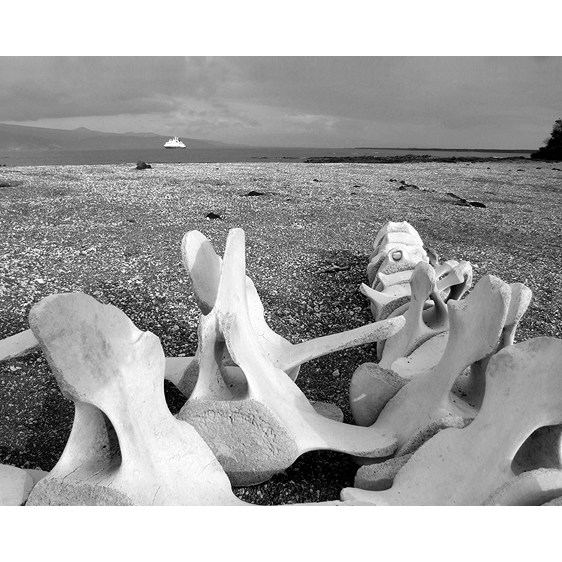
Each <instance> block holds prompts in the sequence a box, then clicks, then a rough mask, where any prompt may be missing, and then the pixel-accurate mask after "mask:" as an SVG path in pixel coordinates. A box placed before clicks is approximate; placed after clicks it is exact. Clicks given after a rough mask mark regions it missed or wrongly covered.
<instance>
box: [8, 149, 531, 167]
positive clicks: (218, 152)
mask: <svg viewBox="0 0 562 562" xmlns="http://www.w3.org/2000/svg"><path fill="white" fill-rule="evenodd" d="M530 153H531V151H501V150H491V151H476V150H443V149H440V150H430V149H390V148H283V147H281V148H272V147H235V148H230V147H220V148H198V149H192V148H191V149H165V148H159V149H148V150H145V149H134V150H11V151H10V150H0V166H6V167H15V166H67V165H70V166H72V165H88V164H136V163H137V162H138V161H139V160H142V161H144V162H147V163H149V164H158V163H182V162H190V163H193V162H208V163H214V162H217V163H218V162H303V161H304V160H305V159H307V158H312V157H323V156H324V157H325V156H400V155H406V154H418V155H422V154H428V155H430V156H443V157H450V156H457V157H460V156H467V157H472V156H479V157H496V158H507V157H517V156H525V157H528V156H529V155H530Z"/></svg>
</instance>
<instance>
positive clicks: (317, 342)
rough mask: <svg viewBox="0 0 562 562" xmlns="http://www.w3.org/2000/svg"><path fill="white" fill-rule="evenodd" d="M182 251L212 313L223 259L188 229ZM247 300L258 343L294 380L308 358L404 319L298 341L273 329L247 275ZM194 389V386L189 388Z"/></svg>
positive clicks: (383, 334)
mask: <svg viewBox="0 0 562 562" xmlns="http://www.w3.org/2000/svg"><path fill="white" fill-rule="evenodd" d="M182 255H183V261H184V265H185V268H186V270H187V271H188V273H189V275H190V277H191V280H192V284H193V289H194V291H195V293H196V295H197V293H200V294H198V296H197V297H196V299H197V302H198V303H203V306H202V307H201V312H202V313H203V315H206V314H208V313H209V311H210V310H211V309H212V308H213V306H214V305H215V302H216V297H217V291H218V285H219V279H220V272H221V270H222V267H223V265H222V259H221V258H220V257H219V256H217V255H216V254H215V252H214V250H213V247H212V245H211V244H210V242H209V241H208V240H207V238H205V236H204V235H203V234H201V233H200V232H198V231H191V232H188V233H187V234H186V235H185V236H184V239H183V241H182ZM207 266H209V268H210V274H209V276H208V277H206V275H205V271H204V269H203V268H204V267H207ZM245 285H246V301H247V305H248V314H249V318H250V324H251V327H252V329H253V331H254V333H255V334H256V336H257V337H256V342H255V343H256V344H257V345H258V346H259V347H260V349H261V351H262V352H263V353H264V354H265V356H266V357H267V358H268V360H269V361H270V362H271V363H273V364H274V365H275V367H277V368H279V369H281V370H282V371H284V372H285V373H286V374H287V375H288V376H289V377H290V378H291V379H292V380H295V379H296V378H297V375H298V372H299V370H300V366H301V365H302V364H303V363H306V362H307V361H311V360H312V359H316V358H318V357H321V356H323V355H326V354H328V353H333V352H335V351H341V350H343V349H347V348H349V347H355V346H358V345H363V344H366V343H373V342H375V341H378V340H381V339H386V338H388V337H390V336H391V335H393V334H394V333H396V332H397V331H398V330H399V329H400V328H401V327H402V326H403V322H397V323H390V322H387V323H383V322H375V323H371V324H367V325H366V326H360V327H359V328H355V329H353V330H348V331H345V332H340V333H338V334H331V335H328V336H323V337H320V338H315V339H312V340H310V341H307V342H303V343H299V344H296V345H293V344H291V343H290V342H289V341H288V340H286V339H285V338H283V337H282V336H280V335H279V334H277V333H276V332H274V331H273V330H272V329H271V328H270V327H269V326H268V324H267V322H266V321H265V317H264V308H263V304H262V302H261V299H260V297H259V295H258V292H257V291H256V288H255V286H254V283H253V281H252V280H251V279H250V278H249V277H248V276H245ZM199 362H200V353H199V352H196V355H195V361H194V363H193V364H191V365H190V366H189V370H188V371H186V373H185V376H186V378H187V379H188V380H190V381H191V380H193V379H194V377H195V378H196V376H197V372H196V371H197V369H198V366H199ZM178 387H179V388H180V390H182V391H183V392H184V394H186V395H187V396H189V393H187V392H186V388H185V387H186V384H185V381H181V380H180V382H179V384H178ZM189 390H191V388H190V389H189Z"/></svg>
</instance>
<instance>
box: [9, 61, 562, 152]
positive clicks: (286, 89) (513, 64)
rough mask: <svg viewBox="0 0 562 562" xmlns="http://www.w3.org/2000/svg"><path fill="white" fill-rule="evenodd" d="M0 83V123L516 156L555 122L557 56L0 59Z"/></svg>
mask: <svg viewBox="0 0 562 562" xmlns="http://www.w3.org/2000/svg"><path fill="white" fill-rule="evenodd" d="M0 76H1V77H2V87H1V88H0V121H12V122H25V123H27V124H33V123H34V122H35V121H38V122H39V123H43V124H44V123H48V125H46V126H57V125H56V123H55V120H56V119H57V118H61V119H62V118H67V121H66V123H65V124H66V125H67V126H79V125H80V123H78V121H79V120H80V118H84V119H86V118H88V119H89V120H88V124H89V126H90V127H92V128H96V126H97V125H98V123H103V127H104V129H105V130H110V128H111V127H112V126H118V127H121V128H125V130H132V129H128V127H137V126H138V124H142V125H143V126H144V127H151V128H156V130H160V128H161V127H165V128H166V129H167V130H177V129H178V128H179V129H180V130H183V131H187V132H189V134H203V135H204V136H205V137H206V138H216V140H223V139H228V140H229V141H230V142H238V141H239V142H254V141H255V142H260V141H264V142H265V141H266V142H268V143H275V142H280V140H281V139H282V140H283V142H285V143H295V144H298V143H299V142H305V141H306V142H307V143H308V144H314V145H322V144H326V145H331V146H335V144H338V143H344V144H352V145H353V144H355V145H357V143H363V142H375V143H379V146H382V145H385V144H386V143H400V142H403V143H406V144H407V145H410V142H415V143H417V144H420V143H421V144H423V145H426V143H428V144H430V145H433V146H437V145H441V146H446V145H448V144H450V145H451V146H452V145H453V144H454V145H456V146H481V145H482V144H483V145H488V144H489V145H490V146H503V147H506V148H507V147H510V146H512V145H514V144H517V146H518V147H522V148H526V147H528V146H531V147H532V146H534V145H535V144H536V143H537V142H542V139H543V138H544V137H545V136H546V134H547V133H548V131H549V130H550V129H549V128H550V126H551V124H552V123H553V121H554V120H555V119H556V118H559V117H560V113H561V111H562V107H561V105H560V100H561V99H562V79H561V78H560V77H561V76H562V57H59V58H57V57H46V58H40V57H31V58H27V57H0ZM116 116H121V117H120V119H119V121H117V120H116ZM123 116H133V117H134V118H135V119H134V120H133V121H131V122H130V123H128V122H126V119H124V118H123ZM70 118H72V122H71V120H70ZM98 118H99V120H98V121H96V119H98ZM111 119H113V121H112V120H111ZM217 135H218V136H217ZM401 139H403V140H401Z"/></svg>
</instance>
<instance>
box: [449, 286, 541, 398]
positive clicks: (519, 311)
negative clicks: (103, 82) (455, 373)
mask: <svg viewBox="0 0 562 562" xmlns="http://www.w3.org/2000/svg"><path fill="white" fill-rule="evenodd" d="M509 289H510V291H511V297H510V300H509V308H508V310H507V316H506V319H505V324H504V326H503V327H502V331H501V333H500V334H499V337H498V340H497V342H496V345H495V346H494V349H493V350H492V351H490V353H488V354H487V355H486V356H485V357H483V358H482V359H480V360H479V361H476V362H475V363H473V364H472V365H471V366H470V371H469V373H468V374H467V375H462V376H460V377H459V380H458V381H457V383H456V387H457V389H458V391H457V394H459V395H461V396H463V399H464V400H465V401H466V402H468V403H469V404H472V405H473V406H474V407H475V408H479V407H480V405H481V404H482V400H483V398H484V393H485V391H486V377H485V372H486V368H487V366H488V363H489V362H490V359H491V357H492V356H493V355H494V354H495V353H497V352H498V351H499V350H500V349H503V348H504V347H507V346H508V345H512V344H513V342H514V339H515V331H516V330H517V326H518V325H519V322H520V320H521V318H522V317H523V315H524V314H525V312H526V311H527V308H528V307H529V304H530V302H531V298H532V294H533V293H532V291H531V289H529V287H527V286H526V285H524V284H523V283H511V284H510V285H509Z"/></svg>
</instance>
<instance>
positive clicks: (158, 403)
mask: <svg viewBox="0 0 562 562" xmlns="http://www.w3.org/2000/svg"><path fill="white" fill-rule="evenodd" d="M29 323H30V326H31V329H32V330H33V333H34V334H35V336H36V337H37V339H38V340H39V342H40V344H41V348H42V350H43V353H44V354H45V356H46V358H47V361H48V362H49V365H50V367H51V370H52V372H53V374H54V376H55V378H56V380H57V383H58V384H59V387H60V389H61V391H62V393H63V394H64V395H65V396H66V397H67V398H69V399H71V400H72V401H73V402H74V403H75V417H74V424H73V427H72V431H71V434H70V437H69V439H68V442H67V445H66V447H65V449H64V451H63V453H62V456H61V457H60V459H59V461H58V462H57V464H56V466H55V467H54V468H53V470H52V471H51V472H50V473H49V474H48V475H47V476H45V477H44V478H43V479H41V480H40V481H39V482H38V484H37V485H36V486H35V488H33V490H32V493H31V494H30V496H29V500H28V505H201V504H206V505H243V504H244V502H242V501H240V500H238V499H237V498H236V497H235V496H234V494H233V493H232V489H231V485H230V482H229V480H228V477H227V476H226V474H225V473H224V471H223V469H222V468H221V466H220V464H219V462H218V461H217V459H216V458H215V456H214V455H213V453H212V451H211V449H210V448H209V447H208V445H207V444H206V443H205V442H204V441H203V439H202V438H201V437H200V436H199V435H198V434H197V432H196V431H195V429H194V428H193V427H192V426H190V425H189V424H187V423H185V422H183V421H178V420H176V419H175V418H174V417H173V416H172V414H171V413H170V411H169V410H168V407H167V405H166V401H165V398H164V385H163V379H164V352H163V350H162V346H161V344H160V340H159V339H158V338H157V337H156V336H155V335H154V334H152V333H150V332H141V331H140V330H138V329H137V328H136V326H135V325H134V324H133V323H132V322H131V321H130V320H129V318H128V317H127V316H126V315H125V314H124V313H123V312H121V311H120V310H119V309H117V308H116V307H114V306H111V305H102V304H100V303H98V302H97V301H96V300H95V299H94V298H92V297H90V296H88V295H84V294H80V293H72V294H57V295H51V296H49V297H46V298H45V299H43V300H42V301H40V302H39V303H38V304H36V305H35V306H34V307H33V308H32V309H31V312H30V314H29Z"/></svg>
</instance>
